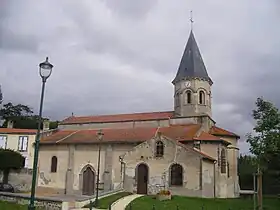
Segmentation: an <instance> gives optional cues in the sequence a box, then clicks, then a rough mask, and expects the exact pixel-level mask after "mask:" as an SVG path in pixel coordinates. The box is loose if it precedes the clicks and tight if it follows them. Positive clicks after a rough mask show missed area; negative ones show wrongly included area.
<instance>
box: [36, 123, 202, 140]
mask: <svg viewBox="0 0 280 210" xmlns="http://www.w3.org/2000/svg"><path fill="white" fill-rule="evenodd" d="M199 128H200V125H194V124H189V125H180V126H177V125H176V126H170V127H162V128H159V129H158V128H148V127H143V128H141V127H138V128H121V129H120V128H118V129H116V128H106V129H103V130H102V131H103V133H104V137H103V142H143V141H146V140H148V139H151V138H152V137H154V136H155V135H156V133H157V132H160V133H162V134H163V135H165V136H167V137H169V138H173V139H176V140H179V141H185V140H192V139H193V136H194V135H195V134H196V132H197V131H198V130H199ZM97 132H98V130H97V129H89V130H60V131H57V132H55V133H54V134H52V135H50V136H47V137H44V138H42V140H41V143H94V142H96V141H97V140H96V133H97Z"/></svg>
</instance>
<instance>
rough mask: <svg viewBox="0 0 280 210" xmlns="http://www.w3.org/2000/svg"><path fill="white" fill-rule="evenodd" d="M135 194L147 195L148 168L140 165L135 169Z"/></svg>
mask: <svg viewBox="0 0 280 210" xmlns="http://www.w3.org/2000/svg"><path fill="white" fill-rule="evenodd" d="M136 175H137V194H148V179H149V167H148V166H147V165H146V164H144V163H141V164H139V165H138V166H137V168H136Z"/></svg>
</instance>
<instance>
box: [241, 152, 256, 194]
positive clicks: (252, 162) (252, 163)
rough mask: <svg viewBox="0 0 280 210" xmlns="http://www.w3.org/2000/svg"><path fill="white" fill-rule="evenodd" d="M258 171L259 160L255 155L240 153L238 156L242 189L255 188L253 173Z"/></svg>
mask: <svg viewBox="0 0 280 210" xmlns="http://www.w3.org/2000/svg"><path fill="white" fill-rule="evenodd" d="M256 171H257V160H256V157H255V156H251V155H240V157H239V158H238V175H239V184H240V188H241V189H248V190H251V189H253V188H254V184H253V181H254V178H253V174H255V173H256Z"/></svg>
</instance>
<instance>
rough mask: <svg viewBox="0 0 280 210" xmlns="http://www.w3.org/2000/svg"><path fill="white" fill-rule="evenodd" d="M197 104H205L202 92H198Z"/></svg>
mask: <svg viewBox="0 0 280 210" xmlns="http://www.w3.org/2000/svg"><path fill="white" fill-rule="evenodd" d="M199 104H205V93H204V91H203V90H201V91H199Z"/></svg>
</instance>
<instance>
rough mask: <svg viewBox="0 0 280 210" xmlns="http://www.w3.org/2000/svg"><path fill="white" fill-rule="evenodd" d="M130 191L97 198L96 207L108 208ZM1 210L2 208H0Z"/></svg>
mask: <svg viewBox="0 0 280 210" xmlns="http://www.w3.org/2000/svg"><path fill="white" fill-rule="evenodd" d="M131 194H132V193H129V192H120V193H116V194H114V195H109V196H107V197H105V198H101V199H99V200H98V206H97V208H98V209H108V208H109V206H110V205H111V204H112V203H113V202H115V201H116V200H119V199H120V198H123V197H125V196H128V195H131ZM89 207H90V204H88V205H86V206H84V208H89ZM0 209H1V208H0ZM1 210H2V209H1Z"/></svg>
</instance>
